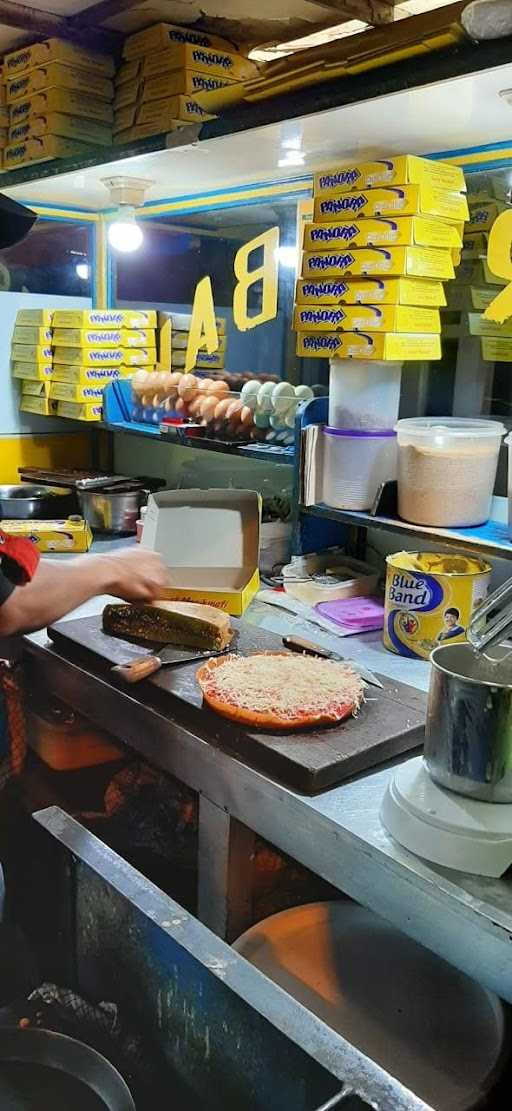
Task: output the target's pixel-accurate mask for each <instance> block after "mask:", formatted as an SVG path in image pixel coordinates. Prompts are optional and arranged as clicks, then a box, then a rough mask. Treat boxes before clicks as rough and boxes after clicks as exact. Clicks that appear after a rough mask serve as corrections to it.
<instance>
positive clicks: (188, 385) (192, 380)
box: [178, 374, 197, 401]
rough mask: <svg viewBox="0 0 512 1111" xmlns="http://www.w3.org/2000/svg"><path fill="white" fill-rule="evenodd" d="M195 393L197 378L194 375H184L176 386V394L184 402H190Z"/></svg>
mask: <svg viewBox="0 0 512 1111" xmlns="http://www.w3.org/2000/svg"><path fill="white" fill-rule="evenodd" d="M196 392H197V378H196V376H195V375H194V374H184V375H183V377H182V378H181V381H180V382H179V384H178V393H179V395H180V397H182V398H183V400H184V401H192V399H193V398H194V397H195V395H196Z"/></svg>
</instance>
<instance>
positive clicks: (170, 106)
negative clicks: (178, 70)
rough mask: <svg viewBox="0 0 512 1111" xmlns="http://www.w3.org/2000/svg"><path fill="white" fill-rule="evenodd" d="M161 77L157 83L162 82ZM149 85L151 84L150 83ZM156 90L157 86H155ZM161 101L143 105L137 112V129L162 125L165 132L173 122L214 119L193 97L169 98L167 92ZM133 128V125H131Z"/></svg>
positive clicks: (153, 99) (154, 100)
mask: <svg viewBox="0 0 512 1111" xmlns="http://www.w3.org/2000/svg"><path fill="white" fill-rule="evenodd" d="M160 80H161V79H160V78H159V77H157V78H155V81H160ZM148 84H149V82H148ZM155 90H156V85H155ZM157 95H160V100H157V99H156V96H155V98H151V99H150V101H149V103H147V104H146V103H145V102H144V103H143V104H141V106H140V108H138V109H137V111H136V119H135V121H134V123H135V125H136V126H137V127H139V126H142V127H146V126H149V124H151V125H154V126H156V125H160V127H161V130H162V131H165V130H166V128H167V126H168V124H169V123H171V122H172V121H173V120H181V121H182V122H183V123H195V122H196V120H211V119H212V118H213V117H212V116H211V115H210V114H209V113H208V112H205V110H204V108H201V105H200V104H198V103H197V101H196V100H194V98H193V97H191V96H171V97H167V96H166V94H165V92H162V93H160V94H157ZM130 126H131V125H130Z"/></svg>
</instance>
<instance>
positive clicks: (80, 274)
mask: <svg viewBox="0 0 512 1111" xmlns="http://www.w3.org/2000/svg"><path fill="white" fill-rule="evenodd" d="M75 271H76V276H77V278H80V279H81V281H82V282H86V281H88V279H89V264H88V263H87V262H77V264H76V266H75Z"/></svg>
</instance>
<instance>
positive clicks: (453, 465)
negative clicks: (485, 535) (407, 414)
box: [396, 417, 506, 528]
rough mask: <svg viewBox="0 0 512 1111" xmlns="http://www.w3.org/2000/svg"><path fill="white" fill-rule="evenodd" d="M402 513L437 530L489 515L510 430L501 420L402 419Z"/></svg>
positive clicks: (464, 525)
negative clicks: (503, 447)
mask: <svg viewBox="0 0 512 1111" xmlns="http://www.w3.org/2000/svg"><path fill="white" fill-rule="evenodd" d="M396 431H397V436H398V512H399V514H400V517H402V518H403V520H404V521H410V522H411V523H412V524H415V525H432V526H433V527H434V528H435V527H437V528H469V527H470V526H472V525H482V524H484V522H485V521H487V520H488V519H489V515H490V512H491V499H492V494H493V489H494V482H495V478H496V468H497V466H498V455H499V450H500V444H501V440H502V437H503V436H504V435H505V431H506V429H505V428H504V427H503V425H502V424H500V422H499V421H492V420H469V419H463V418H462V417H415V418H413V419H410V420H400V421H398V423H397V425H396Z"/></svg>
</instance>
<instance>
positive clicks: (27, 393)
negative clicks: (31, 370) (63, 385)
mask: <svg viewBox="0 0 512 1111" xmlns="http://www.w3.org/2000/svg"><path fill="white" fill-rule="evenodd" d="M50 385H51V382H50V381H48V382H36V381H33V382H30V381H29V380H28V379H27V378H25V379H24V381H23V389H22V396H23V397H49V396H50Z"/></svg>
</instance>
